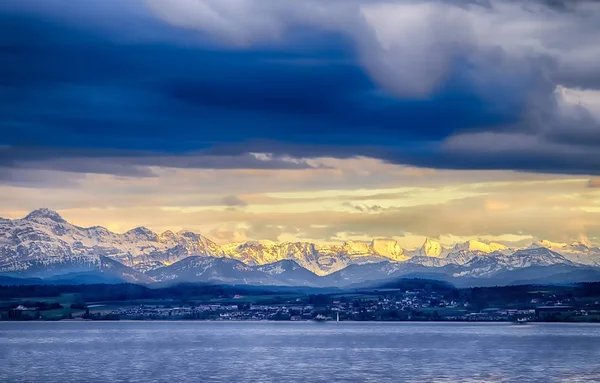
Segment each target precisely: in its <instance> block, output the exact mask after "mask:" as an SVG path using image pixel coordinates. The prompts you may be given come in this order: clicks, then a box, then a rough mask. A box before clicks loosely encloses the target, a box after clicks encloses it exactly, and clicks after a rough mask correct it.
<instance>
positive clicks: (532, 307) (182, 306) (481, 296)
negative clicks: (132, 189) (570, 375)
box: [0, 280, 600, 322]
mask: <svg viewBox="0 0 600 383" xmlns="http://www.w3.org/2000/svg"><path fill="white" fill-rule="evenodd" d="M99 286H102V288H99ZM27 288H28V289H29V292H27V291H26V288H25V287H21V288H20V289H18V291H17V288H16V287H14V286H13V287H10V286H3V287H0V293H2V298H1V299H2V300H1V301H0V315H1V318H0V319H2V320H214V321H263V320H268V321H486V322H488V321H513V322H536V321H540V322H600V284H598V283H590V284H578V285H571V286H507V287H493V288H471V289H455V288H453V287H452V286H450V285H448V284H445V283H443V282H436V281H426V280H404V281H400V282H398V286H396V287H388V288H381V289H375V290H356V291H321V290H315V291H295V290H294V289H291V288H287V289H284V290H277V289H273V290H270V289H267V288H256V289H254V288H249V287H244V288H238V287H235V286H204V285H181V286H176V287H170V288H166V289H147V288H146V287H142V286H136V285H87V286H86V285H80V286H51V287H49V286H45V287H44V286H27ZM11 292H13V293H14V292H17V293H18V294H17V295H21V296H20V297H15V296H12V297H11V296H10V295H11ZM39 294H42V296H37V295H39ZM24 295H30V296H29V297H27V296H24ZM43 295H46V296H43ZM48 295H50V296H48Z"/></svg>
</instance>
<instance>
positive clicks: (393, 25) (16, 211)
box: [0, 0, 600, 248]
mask: <svg viewBox="0 0 600 383" xmlns="http://www.w3.org/2000/svg"><path fill="white" fill-rule="evenodd" d="M599 62H600V3H599V2H596V1H583V0H581V1H577V0H570V1H561V0H528V1H517V0H453V1H449V0H448V1H445V0H328V1H322V0H303V1H299V0H298V1H294V0H102V1H100V0H87V1H72V0H3V1H1V2H0V133H1V134H0V216H2V217H5V218H20V217H23V216H24V215H26V214H27V212H29V211H31V210H33V209H36V208H40V207H48V208H51V209H54V210H56V211H58V212H59V213H60V214H61V215H63V217H64V218H65V219H67V220H69V221H70V222H72V223H74V224H77V225H80V226H93V225H102V226H105V227H107V228H109V229H111V230H113V231H117V232H124V231H127V230H129V229H132V228H134V227H137V226H146V227H149V228H150V229H152V230H154V231H157V232H162V231H164V230H167V229H170V230H179V229H188V230H193V231H196V232H200V233H202V234H204V235H205V236H207V237H209V238H211V239H213V240H215V241H217V242H219V243H229V242H240V241H246V240H251V239H253V240H271V241H277V242H280V241H314V242H323V243H335V242H340V241H345V240H350V239H352V240H370V239H371V238H396V239H397V240H399V241H400V242H401V243H402V244H403V245H404V246H405V247H407V248H411V247H417V246H419V245H420V244H421V243H422V241H423V240H424V239H425V238H426V237H431V238H434V239H438V240H439V241H441V242H442V243H443V244H446V245H451V244H453V243H455V242H459V241H463V240H466V239H480V240H484V241H497V242H502V243H526V242H528V241H529V242H531V241H534V240H538V239H548V240H552V241H555V242H573V241H583V242H586V243H588V242H590V243H594V244H598V243H600V65H598V63H599Z"/></svg>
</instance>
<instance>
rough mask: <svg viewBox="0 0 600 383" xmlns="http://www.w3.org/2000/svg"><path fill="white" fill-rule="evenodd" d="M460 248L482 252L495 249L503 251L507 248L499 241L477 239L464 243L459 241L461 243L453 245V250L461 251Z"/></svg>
mask: <svg viewBox="0 0 600 383" xmlns="http://www.w3.org/2000/svg"><path fill="white" fill-rule="evenodd" d="M461 250H467V251H479V252H482V253H486V254H489V253H493V252H496V251H500V252H501V251H505V250H508V248H507V247H506V246H504V245H502V244H500V243H494V242H490V243H484V242H481V241H478V240H474V239H472V240H470V241H467V242H465V243H461V244H457V245H456V246H454V249H453V251H461Z"/></svg>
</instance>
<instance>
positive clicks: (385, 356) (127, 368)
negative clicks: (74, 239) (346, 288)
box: [0, 322, 600, 383]
mask: <svg viewBox="0 0 600 383" xmlns="http://www.w3.org/2000/svg"><path fill="white" fill-rule="evenodd" d="M599 379H600V325H594V324H530V325H514V324H506V323H503V324H487V323H411V322H402V323H350V322H345V323H344V322H341V323H339V324H336V323H332V322H330V323H313V322H297V323H294V322H28V323H14V322H13V323H8V322H4V323H0V382H7V383H10V382H46V383H48V382H50V383H53V382H57V383H58V382H86V381H91V382H155V381H156V382H177V383H184V382H333V381H337V382H596V381H598V380H599Z"/></svg>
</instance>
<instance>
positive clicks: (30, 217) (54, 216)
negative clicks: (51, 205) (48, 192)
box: [24, 208, 67, 223]
mask: <svg viewBox="0 0 600 383" xmlns="http://www.w3.org/2000/svg"><path fill="white" fill-rule="evenodd" d="M24 219H25V220H27V221H33V222H40V221H43V220H50V221H54V222H56V223H66V222H67V221H65V220H64V219H63V217H61V216H60V214H58V213H57V212H55V211H54V210H50V209H47V208H42V209H37V210H34V211H32V212H31V213H29V214H27V216H26V217H25V218H24Z"/></svg>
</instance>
